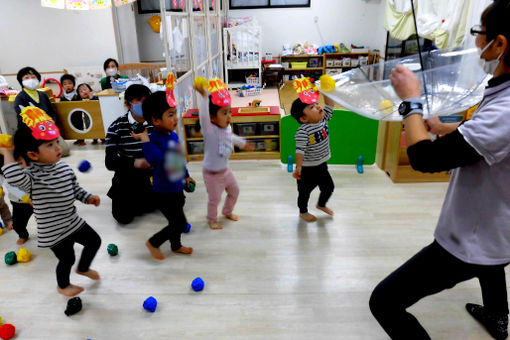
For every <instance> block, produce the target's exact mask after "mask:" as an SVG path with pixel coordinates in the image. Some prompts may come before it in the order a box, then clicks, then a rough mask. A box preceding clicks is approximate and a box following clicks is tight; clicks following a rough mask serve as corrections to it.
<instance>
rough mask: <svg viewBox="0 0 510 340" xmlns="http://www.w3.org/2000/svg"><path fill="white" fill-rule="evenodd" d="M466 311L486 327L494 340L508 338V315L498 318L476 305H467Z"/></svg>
mask: <svg viewBox="0 0 510 340" xmlns="http://www.w3.org/2000/svg"><path fill="white" fill-rule="evenodd" d="M466 310H467V311H468V313H469V314H471V316H472V317H474V318H475V319H476V320H477V321H478V322H480V323H481V324H482V325H484V327H485V328H486V329H487V331H488V332H489V334H490V335H491V336H492V337H493V338H494V339H498V340H500V339H501V340H504V339H506V338H507V337H508V315H501V316H497V315H494V314H491V313H489V312H487V311H486V310H485V308H484V307H483V306H481V305H477V304H474V303H467V304H466Z"/></svg>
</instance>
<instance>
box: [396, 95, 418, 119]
mask: <svg viewBox="0 0 510 340" xmlns="http://www.w3.org/2000/svg"><path fill="white" fill-rule="evenodd" d="M398 113H400V115H401V116H402V117H406V116H407V115H409V114H410V113H418V114H421V115H423V102H422V100H421V99H411V100H404V101H403V102H402V103H400V105H399V107H398Z"/></svg>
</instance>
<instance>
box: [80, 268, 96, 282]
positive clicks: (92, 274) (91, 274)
mask: <svg viewBox="0 0 510 340" xmlns="http://www.w3.org/2000/svg"><path fill="white" fill-rule="evenodd" d="M76 274H80V275H83V276H86V277H88V278H91V279H92V280H99V279H100V277H99V273H98V272H96V271H95V270H93V269H89V270H87V271H86V272H80V271H79V270H78V269H76Z"/></svg>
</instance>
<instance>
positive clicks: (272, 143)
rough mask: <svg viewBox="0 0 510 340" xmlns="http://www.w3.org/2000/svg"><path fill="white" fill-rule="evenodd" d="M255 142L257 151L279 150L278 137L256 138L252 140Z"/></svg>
mask: <svg viewBox="0 0 510 340" xmlns="http://www.w3.org/2000/svg"><path fill="white" fill-rule="evenodd" d="M252 143H254V144H255V151H278V150H279V149H278V147H279V145H278V139H276V138H266V139H255V140H253V141H252Z"/></svg>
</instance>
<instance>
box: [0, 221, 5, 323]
mask: <svg viewBox="0 0 510 340" xmlns="http://www.w3.org/2000/svg"><path fill="white" fill-rule="evenodd" d="M3 233H4V229H3V228H0V235H2V234H3ZM1 323H2V318H0V324H1Z"/></svg>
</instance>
